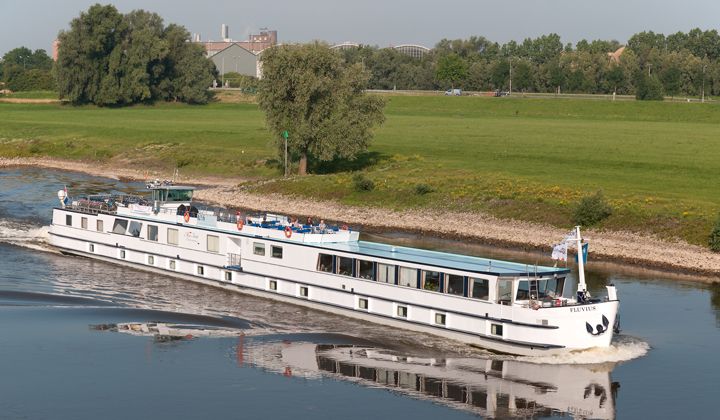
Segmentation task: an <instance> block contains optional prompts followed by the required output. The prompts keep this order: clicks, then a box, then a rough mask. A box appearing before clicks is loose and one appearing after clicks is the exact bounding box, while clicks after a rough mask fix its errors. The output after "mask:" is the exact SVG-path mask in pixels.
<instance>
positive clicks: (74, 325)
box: [0, 169, 720, 419]
mask: <svg viewBox="0 0 720 420" xmlns="http://www.w3.org/2000/svg"><path fill="white" fill-rule="evenodd" d="M65 185H67V187H68V189H69V190H70V191H71V193H72V194H79V193H94V192H100V191H108V190H118V191H133V190H138V189H141V188H142V185H138V184H132V183H123V182H118V181H115V180H110V179H104V178H98V177H91V176H87V175H81V174H76V173H70V172H61V171H50V170H39V169H5V170H2V171H0V268H1V269H0V418H3V419H4V418H10V419H14V418H18V419H45V418H47V419H51V418H52V419H58V418H59V419H63V418H67V419H95V418H105V419H115V418H118V419H121V418H123V419H124V418H146V417H152V418H158V419H163V418H172V419H185V418H187V419H194V418H228V417H230V418H240V417H243V418H288V417H292V418H313V419H316V418H341V417H342V418H349V419H354V418H358V419H361V418H362V419H367V418H369V417H378V418H389V417H391V416H392V417H398V416H402V417H403V418H434V419H436V418H467V417H478V416H479V417H499V418H504V417H524V418H527V417H566V418H616V417H617V418H639V417H647V418H679V417H681V416H682V417H685V418H717V413H718V411H717V408H716V406H715V402H716V399H717V395H718V385H719V384H720V362H719V359H718V349H719V348H720V287H718V286H717V285H715V286H712V285H707V284H703V283H701V282H694V281H692V279H687V278H677V277H675V276H671V275H665V274H659V273H653V272H651V271H644V270H642V269H641V268H640V269H639V268H638V267H622V266H616V265H609V264H593V261H592V249H591V253H590V262H589V264H588V267H587V269H588V273H587V274H588V283H589V285H590V288H591V291H595V292H597V293H600V292H601V291H602V290H603V289H604V287H603V286H604V285H605V284H606V283H609V282H612V283H614V284H615V285H617V286H618V290H619V297H620V300H621V322H622V328H623V332H622V333H621V334H620V335H618V336H617V338H616V339H615V341H614V344H613V346H612V347H611V348H610V349H606V350H602V351H599V350H595V351H587V352H581V353H578V354H571V355H565V356H559V357H545V358H518V357H511V356H500V355H492V354H489V353H487V352H484V351H482V350H479V349H475V348H472V347H468V346H464V345H460V344H458V343H450V342H447V341H445V340H442V339H439V338H435V337H431V336H427V335H422V334H417V333H408V332H404V331H400V330H396V329H392V328H388V327H382V326H377V325H372V324H367V323H364V322H361V321H355V320H349V319H345V318H343V317H338V316H333V315H329V314H326V313H322V312H317V311H313V310H309V309H303V308H299V307H296V306H293V305H289V304H284V303H277V302H272V301H268V300H265V299H260V298H256V297H249V296H244V295H242V294H234V293H229V292H227V291H222V290H219V289H215V288H212V287H208V286H203V285H197V284H194V283H191V282H187V281H183V280H179V279H174V278H172V277H169V276H162V275H157V274H149V273H144V272H141V271H137V270H134V269H129V268H123V267H118V266H114V265H111V264H107V263H103V262H98V261H92V260H89V259H85V258H78V257H70V256H65V255H62V254H59V253H57V252H55V251H53V250H52V248H50V247H49V246H48V245H47V242H46V241H47V225H48V224H49V219H50V213H51V209H52V207H53V206H54V205H55V202H56V200H57V199H56V192H57V190H58V189H60V188H62V187H63V186H65ZM368 238H369V239H372V240H377V241H385V242H393V243H397V244H401V245H413V246H419V247H427V248H433V249H441V250H451V251H456V252H463V253H469V254H475V255H482V256H489V257H500V258H503V259H512V260H516V261H522V262H526V263H530V264H533V263H535V262H537V261H539V262H540V263H541V264H542V263H547V259H545V258H546V256H544V255H539V254H528V253H514V252H509V251H502V250H496V249H492V248H488V247H482V246H476V245H467V244H462V243H459V242H453V241H442V240H433V239H423V238H417V237H412V236H406V235H389V234H385V235H379V236H378V235H375V236H368ZM553 239H555V238H549V241H552V240H553ZM591 246H592V245H591Z"/></svg>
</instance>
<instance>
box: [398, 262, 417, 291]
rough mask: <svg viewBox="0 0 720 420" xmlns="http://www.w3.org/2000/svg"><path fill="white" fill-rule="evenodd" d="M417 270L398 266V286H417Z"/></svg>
mask: <svg viewBox="0 0 720 420" xmlns="http://www.w3.org/2000/svg"><path fill="white" fill-rule="evenodd" d="M417 281H418V271H417V269H416V268H408V267H400V272H399V276H398V283H399V284H400V286H405V287H417Z"/></svg>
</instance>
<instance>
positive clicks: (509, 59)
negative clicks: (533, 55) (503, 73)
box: [508, 56, 512, 95]
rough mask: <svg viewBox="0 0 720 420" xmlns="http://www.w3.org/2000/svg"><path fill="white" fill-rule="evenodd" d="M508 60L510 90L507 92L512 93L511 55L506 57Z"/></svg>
mask: <svg viewBox="0 0 720 420" xmlns="http://www.w3.org/2000/svg"><path fill="white" fill-rule="evenodd" d="M508 62H509V63H510V92H509V94H510V95H512V56H511V57H510V58H508Z"/></svg>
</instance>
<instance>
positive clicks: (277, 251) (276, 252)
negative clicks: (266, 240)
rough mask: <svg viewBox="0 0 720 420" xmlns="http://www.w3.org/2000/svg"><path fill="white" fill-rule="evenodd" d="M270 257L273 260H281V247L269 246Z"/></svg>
mask: <svg viewBox="0 0 720 420" xmlns="http://www.w3.org/2000/svg"><path fill="white" fill-rule="evenodd" d="M270 256H271V257H273V258H282V257H283V249H282V247H281V246H275V245H273V246H271V247H270Z"/></svg>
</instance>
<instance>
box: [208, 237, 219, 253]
mask: <svg viewBox="0 0 720 420" xmlns="http://www.w3.org/2000/svg"><path fill="white" fill-rule="evenodd" d="M207 250H208V252H220V238H219V237H217V236H214V235H208V236H207Z"/></svg>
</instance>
